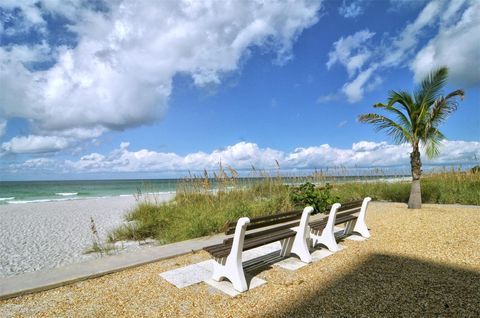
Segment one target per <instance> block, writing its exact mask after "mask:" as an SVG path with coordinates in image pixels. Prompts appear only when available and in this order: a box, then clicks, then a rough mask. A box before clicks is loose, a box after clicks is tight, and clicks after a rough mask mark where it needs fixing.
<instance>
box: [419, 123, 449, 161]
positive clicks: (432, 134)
mask: <svg viewBox="0 0 480 318" xmlns="http://www.w3.org/2000/svg"><path fill="white" fill-rule="evenodd" d="M444 139H445V136H444V135H443V134H442V133H441V132H440V131H439V130H438V129H436V128H430V129H429V130H428V132H427V134H426V135H425V136H424V138H422V143H423V144H424V146H425V153H426V155H427V157H428V158H429V159H432V158H435V157H438V155H439V154H440V146H441V144H442V141H443V140H444Z"/></svg>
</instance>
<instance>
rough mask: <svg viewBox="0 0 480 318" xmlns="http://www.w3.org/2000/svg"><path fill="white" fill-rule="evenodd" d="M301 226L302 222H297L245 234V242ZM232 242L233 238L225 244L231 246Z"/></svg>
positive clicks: (224, 241) (228, 239)
mask: <svg viewBox="0 0 480 318" xmlns="http://www.w3.org/2000/svg"><path fill="white" fill-rule="evenodd" d="M299 224H300V221H299V220H295V221H294V222H289V223H282V224H281V225H279V226H275V227H272V228H270V229H266V230H263V231H257V232H250V233H247V234H245V240H248V239H252V238H254V237H257V236H262V235H265V234H271V233H275V232H278V231H281V230H286V229H290V228H292V227H296V226H298V225H299ZM247 230H248V227H247ZM232 241H233V237H229V238H227V239H225V240H223V243H224V244H229V243H231V242H232Z"/></svg>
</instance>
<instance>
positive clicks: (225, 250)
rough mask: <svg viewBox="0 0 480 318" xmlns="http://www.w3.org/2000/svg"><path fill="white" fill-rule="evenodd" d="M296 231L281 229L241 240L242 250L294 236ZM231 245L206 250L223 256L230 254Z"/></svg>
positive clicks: (215, 255)
mask: <svg viewBox="0 0 480 318" xmlns="http://www.w3.org/2000/svg"><path fill="white" fill-rule="evenodd" d="M295 234H296V232H295V231H292V230H289V229H287V230H283V231H278V232H277V233H274V234H273V235H272V234H267V235H263V236H259V237H255V238H253V239H250V240H244V242H243V251H247V250H250V249H252V248H255V247H259V246H262V245H266V244H269V243H273V242H276V241H279V240H282V239H286V238H289V237H293V236H295ZM231 247H232V245H231V243H230V244H224V245H222V246H218V247H216V248H211V249H208V250H207V252H209V253H210V254H212V255H213V256H214V257H225V256H228V254H230V249H231Z"/></svg>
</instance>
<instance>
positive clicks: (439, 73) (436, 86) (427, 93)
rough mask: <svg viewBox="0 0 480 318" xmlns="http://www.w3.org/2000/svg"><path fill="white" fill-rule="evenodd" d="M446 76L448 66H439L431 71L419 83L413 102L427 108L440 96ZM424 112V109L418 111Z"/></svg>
mask: <svg viewBox="0 0 480 318" xmlns="http://www.w3.org/2000/svg"><path fill="white" fill-rule="evenodd" d="M447 78H448V68H447V67H441V68H438V69H436V70H434V71H432V72H431V73H430V74H429V75H428V76H426V77H425V78H424V79H423V81H422V82H421V84H420V88H419V90H417V92H416V93H415V104H417V106H419V107H420V108H429V107H430V106H431V105H432V104H433V103H434V102H435V100H437V99H438V98H439V96H440V93H441V90H442V88H443V87H444V86H445V84H446V82H447ZM420 112H421V113H425V112H424V111H423V112H422V111H420Z"/></svg>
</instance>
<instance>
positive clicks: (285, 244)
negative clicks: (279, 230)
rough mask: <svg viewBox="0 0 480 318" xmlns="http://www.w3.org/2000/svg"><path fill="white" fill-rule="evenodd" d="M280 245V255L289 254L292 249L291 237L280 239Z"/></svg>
mask: <svg viewBox="0 0 480 318" xmlns="http://www.w3.org/2000/svg"><path fill="white" fill-rule="evenodd" d="M280 245H281V246H282V249H281V250H280V256H282V257H286V256H290V253H291V251H292V246H293V237H289V238H286V239H284V240H281V241H280Z"/></svg>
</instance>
